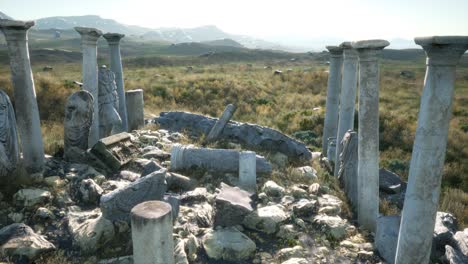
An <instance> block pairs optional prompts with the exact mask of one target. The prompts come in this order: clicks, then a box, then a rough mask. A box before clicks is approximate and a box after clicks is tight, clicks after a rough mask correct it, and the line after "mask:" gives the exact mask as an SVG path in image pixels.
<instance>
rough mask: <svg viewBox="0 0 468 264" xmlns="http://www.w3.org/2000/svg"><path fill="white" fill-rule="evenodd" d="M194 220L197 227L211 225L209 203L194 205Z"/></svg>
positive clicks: (211, 210)
mask: <svg viewBox="0 0 468 264" xmlns="http://www.w3.org/2000/svg"><path fill="white" fill-rule="evenodd" d="M194 211H195V220H196V222H197V224H198V226H199V227H210V226H212V225H213V215H214V210H213V207H212V206H211V205H210V204H209V203H202V204H196V205H194Z"/></svg>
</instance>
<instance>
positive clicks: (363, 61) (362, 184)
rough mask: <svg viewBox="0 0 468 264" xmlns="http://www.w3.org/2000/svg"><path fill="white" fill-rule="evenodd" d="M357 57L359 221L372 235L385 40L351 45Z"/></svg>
mask: <svg viewBox="0 0 468 264" xmlns="http://www.w3.org/2000/svg"><path fill="white" fill-rule="evenodd" d="M352 45H353V48H355V49H356V50H357V51H358V55H359V134H358V221H359V224H360V225H361V226H362V227H364V228H366V229H367V230H370V231H375V227H376V221H377V216H378V214H379V80H380V73H379V63H378V55H379V54H380V53H381V52H382V49H383V48H385V47H386V46H388V45H390V43H389V42H388V41H386V40H379V39H376V40H362V41H357V42H353V43H352Z"/></svg>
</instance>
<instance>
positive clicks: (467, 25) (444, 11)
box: [0, 0, 468, 42]
mask: <svg viewBox="0 0 468 264" xmlns="http://www.w3.org/2000/svg"><path fill="white" fill-rule="evenodd" d="M0 11H1V12H3V13H5V14H7V15H9V16H11V17H13V18H15V19H24V20H26V19H28V20H33V19H38V18H43V17H50V16H72V15H99V16H101V17H103V18H110V19H115V20H117V21H118V22H121V23H124V24H128V25H139V26H144V27H149V28H158V27H197V26H202V25H216V26H218V27H219V28H221V29H222V30H223V31H225V32H228V33H232V34H242V35H249V36H253V37H258V38H263V39H267V40H276V41H280V42H281V40H285V39H289V40H298V41H300V40H303V41H307V40H313V39H319V38H336V39H346V40H357V39H371V38H384V39H389V40H390V39H394V38H403V39H413V38H414V37H416V36H427V35H468V0H322V1H318V0H289V1H287V0H280V1H277V0H235V1H225V0H184V1H183V0H164V1H161V0H78V1H68V0H0Z"/></svg>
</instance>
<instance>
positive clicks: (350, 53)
mask: <svg viewBox="0 0 468 264" xmlns="http://www.w3.org/2000/svg"><path fill="white" fill-rule="evenodd" d="M340 47H341V48H343V54H344V56H343V81H342V87H341V94H340V113H339V117H340V118H339V120H338V131H337V134H336V142H337V144H336V152H335V161H336V163H337V164H338V161H339V160H340V159H339V156H340V153H341V147H342V146H341V141H342V140H343V136H344V134H345V133H346V131H348V130H350V129H351V130H353V129H354V108H355V104H356V89H357V76H358V56H357V51H356V50H355V49H353V47H352V46H351V42H343V43H341V45H340ZM339 169H340V168H339V166H335V170H334V175H335V176H338V171H339Z"/></svg>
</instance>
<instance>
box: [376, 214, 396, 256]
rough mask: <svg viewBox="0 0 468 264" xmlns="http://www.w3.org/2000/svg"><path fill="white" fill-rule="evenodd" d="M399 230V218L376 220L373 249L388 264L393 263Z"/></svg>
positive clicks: (383, 217) (384, 217)
mask: <svg viewBox="0 0 468 264" xmlns="http://www.w3.org/2000/svg"><path fill="white" fill-rule="evenodd" d="M399 229H400V216H398V215H392V216H380V217H379V218H377V229H376V234H375V247H376V249H377V251H378V252H379V255H380V256H381V257H382V258H383V259H384V260H385V261H387V262H388V263H395V253H396V246H397V241H398V231H399Z"/></svg>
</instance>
